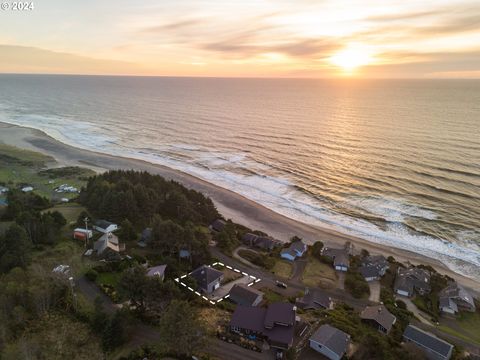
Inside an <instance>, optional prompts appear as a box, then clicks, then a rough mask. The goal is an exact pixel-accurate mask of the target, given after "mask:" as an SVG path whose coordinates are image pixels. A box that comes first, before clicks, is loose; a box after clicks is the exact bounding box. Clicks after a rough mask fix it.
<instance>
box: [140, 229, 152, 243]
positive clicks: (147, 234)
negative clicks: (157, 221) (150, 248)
mask: <svg viewBox="0 0 480 360" xmlns="http://www.w3.org/2000/svg"><path fill="white" fill-rule="evenodd" d="M151 240H152V228H145V229H143V231H142V235H141V236H140V240H139V241H138V242H137V245H138V246H140V247H142V248H144V247H146V246H147V245H148V244H149V243H150V241H151Z"/></svg>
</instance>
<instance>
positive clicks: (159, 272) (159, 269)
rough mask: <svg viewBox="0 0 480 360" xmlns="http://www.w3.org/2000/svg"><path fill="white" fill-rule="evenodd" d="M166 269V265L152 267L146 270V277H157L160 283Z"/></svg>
mask: <svg viewBox="0 0 480 360" xmlns="http://www.w3.org/2000/svg"><path fill="white" fill-rule="evenodd" d="M166 268H167V265H158V266H152V267H149V268H148V269H147V272H146V274H145V275H146V276H147V277H150V278H153V277H158V278H159V279H160V280H161V281H163V280H164V279H165V269H166Z"/></svg>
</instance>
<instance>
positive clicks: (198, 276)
mask: <svg viewBox="0 0 480 360" xmlns="http://www.w3.org/2000/svg"><path fill="white" fill-rule="evenodd" d="M190 276H191V277H193V278H194V279H195V280H196V281H197V285H198V286H199V287H200V288H201V289H206V288H207V287H208V284H211V283H212V282H214V281H216V280H218V279H220V277H222V276H223V272H221V271H219V270H216V269H214V268H212V267H210V266H207V265H202V266H200V267H199V268H197V269H195V270H193V271H192V272H191V273H190Z"/></svg>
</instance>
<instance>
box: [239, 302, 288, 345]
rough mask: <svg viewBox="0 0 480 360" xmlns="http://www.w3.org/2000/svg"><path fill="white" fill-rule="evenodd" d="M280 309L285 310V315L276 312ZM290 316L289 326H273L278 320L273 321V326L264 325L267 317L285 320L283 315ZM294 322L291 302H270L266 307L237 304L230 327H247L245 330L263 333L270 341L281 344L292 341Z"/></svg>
mask: <svg viewBox="0 0 480 360" xmlns="http://www.w3.org/2000/svg"><path fill="white" fill-rule="evenodd" d="M277 304H280V305H277ZM283 304H285V305H283ZM288 305H290V306H288ZM282 310H284V311H287V313H288V314H286V315H285V314H278V313H277V312H278V311H282ZM290 314H291V315H290ZM277 316H278V318H277ZM290 316H292V317H293V323H292V325H291V326H283V325H279V326H278V325H277V326H274V325H275V323H276V324H278V322H274V324H272V326H273V327H272V328H266V327H265V321H267V318H269V320H271V319H272V317H273V318H276V319H277V320H281V321H285V319H283V317H285V318H287V317H288V318H290ZM289 320H290V319H289ZM281 321H280V322H281ZM294 324H295V308H294V306H293V305H292V304H286V303H273V304H270V306H269V307H268V309H265V308H259V307H254V306H244V305H238V306H237V307H236V308H235V311H234V313H233V315H232V318H231V320H230V326H231V327H236V328H240V329H247V330H251V331H254V332H256V333H260V334H263V335H264V336H266V337H268V339H269V340H270V341H273V342H276V343H281V344H291V343H292V341H293V336H294V332H295V327H294V326H293V325H294Z"/></svg>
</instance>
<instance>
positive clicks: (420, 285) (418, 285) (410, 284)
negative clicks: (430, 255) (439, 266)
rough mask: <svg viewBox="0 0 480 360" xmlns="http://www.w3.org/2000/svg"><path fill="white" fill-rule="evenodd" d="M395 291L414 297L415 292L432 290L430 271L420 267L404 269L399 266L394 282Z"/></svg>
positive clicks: (425, 292) (426, 292)
mask: <svg viewBox="0 0 480 360" xmlns="http://www.w3.org/2000/svg"><path fill="white" fill-rule="evenodd" d="M394 290H395V293H396V294H398V295H402V296H407V297H412V296H413V294H414V293H415V292H417V293H418V294H420V295H424V294H428V293H429V292H430V273H429V272H428V271H426V270H424V269H421V268H418V267H411V268H408V269H404V268H401V267H399V268H398V270H397V276H396V278H395V284H394Z"/></svg>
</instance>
